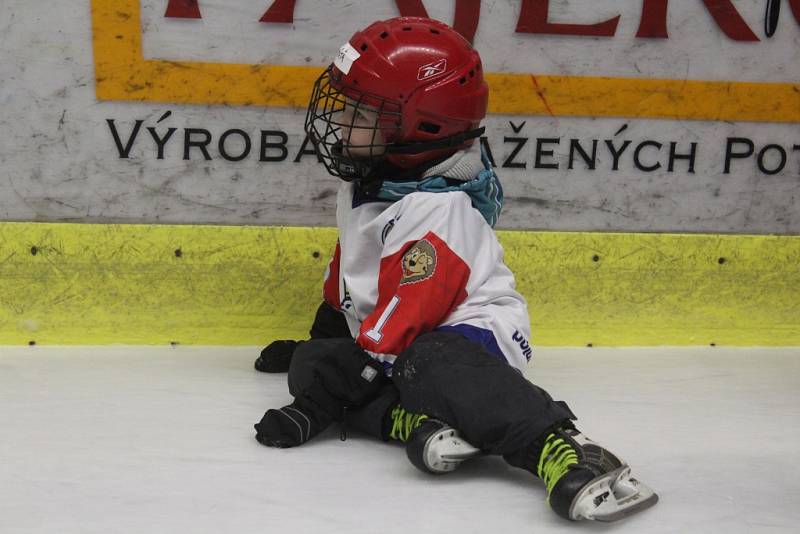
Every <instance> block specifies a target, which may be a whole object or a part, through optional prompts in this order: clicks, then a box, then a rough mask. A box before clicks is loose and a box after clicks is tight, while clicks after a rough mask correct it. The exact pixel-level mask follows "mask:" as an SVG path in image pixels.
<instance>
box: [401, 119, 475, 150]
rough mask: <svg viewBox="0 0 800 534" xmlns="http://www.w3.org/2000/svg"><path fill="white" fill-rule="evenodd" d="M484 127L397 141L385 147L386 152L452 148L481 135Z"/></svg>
mask: <svg viewBox="0 0 800 534" xmlns="http://www.w3.org/2000/svg"><path fill="white" fill-rule="evenodd" d="M485 131H486V128H485V127H483V126H481V127H480V128H477V129H475V130H470V131H468V132H464V133H460V134H457V135H451V136H450V137H444V138H442V139H436V140H435V141H420V142H417V143H397V144H393V145H389V146H387V147H386V152H387V153H388V154H421V153H423V152H428V151H430V150H439V149H442V148H453V147H457V146H459V145H461V144H462V143H464V141H469V140H470V139H475V138H476V137H480V136H481V135H483V132H485Z"/></svg>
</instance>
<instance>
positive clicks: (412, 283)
mask: <svg viewBox="0 0 800 534" xmlns="http://www.w3.org/2000/svg"><path fill="white" fill-rule="evenodd" d="M469 275H470V269H469V267H468V266H467V264H466V263H465V262H464V260H462V259H461V258H460V257H459V256H458V255H457V254H456V253H455V252H453V251H452V250H451V249H450V247H448V246H447V243H445V242H444V241H442V239H440V238H439V236H437V235H436V234H434V233H433V232H428V233H427V234H425V236H424V237H423V238H422V239H420V240H419V241H410V242H408V243H406V244H405V245H404V246H403V247H402V248H401V249H400V250H399V251H398V252H396V253H395V254H392V255H391V256H387V257H385V258H382V259H381V266H380V273H379V274H378V302H377V305H376V306H375V311H374V312H372V313H371V314H370V315H369V316H368V317H367V318H366V319H365V320H364V321H363V322H362V323H361V331H360V333H359V336H358V339H357V341H358V344H359V345H361V347H363V348H364V349H366V350H369V351H372V352H376V353H380V354H400V353H401V352H402V351H403V350H404V349H405V348H406V347H408V346H409V345H410V344H411V342H412V341H414V340H415V339H416V338H417V337H419V336H420V335H421V334H424V333H425V332H430V331H431V330H433V329H434V328H436V327H437V326H439V325H440V324H441V323H442V322H444V320H445V319H446V318H447V316H448V315H450V313H451V312H452V311H453V310H454V309H455V308H456V307H457V306H458V305H459V304H461V303H462V302H464V300H465V299H466V298H467V291H466V287H467V281H468V280H469Z"/></svg>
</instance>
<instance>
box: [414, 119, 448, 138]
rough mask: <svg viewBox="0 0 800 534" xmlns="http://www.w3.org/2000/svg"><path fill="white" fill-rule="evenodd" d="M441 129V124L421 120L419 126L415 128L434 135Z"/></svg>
mask: <svg viewBox="0 0 800 534" xmlns="http://www.w3.org/2000/svg"><path fill="white" fill-rule="evenodd" d="M441 129H442V127H441V126H439V125H438V124H434V123H432V122H421V123H419V126H417V130H419V131H421V132H425V133H429V134H434V135H435V134H437V133H439V130H441Z"/></svg>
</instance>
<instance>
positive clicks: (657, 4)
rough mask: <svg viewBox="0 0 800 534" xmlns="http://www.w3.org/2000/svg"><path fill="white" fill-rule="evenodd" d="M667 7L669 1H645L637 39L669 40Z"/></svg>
mask: <svg viewBox="0 0 800 534" xmlns="http://www.w3.org/2000/svg"><path fill="white" fill-rule="evenodd" d="M667 5H669V0H644V5H643V6H642V18H641V20H640V21H639V31H637V32H636V37H645V38H648V37H649V38H658V39H667V38H668V37H669V35H667Z"/></svg>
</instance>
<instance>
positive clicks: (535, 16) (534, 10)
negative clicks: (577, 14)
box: [516, 0, 621, 37]
mask: <svg viewBox="0 0 800 534" xmlns="http://www.w3.org/2000/svg"><path fill="white" fill-rule="evenodd" d="M549 8H550V0H522V10H521V11H520V13H519V20H518V21H517V29H516V31H517V33H543V34H548V35H591V36H595V37H613V36H614V34H615V33H616V31H617V24H619V19H620V17H621V15H617V16H616V17H614V18H613V19H608V20H607V21H605V22H598V23H597V24H560V23H553V22H547V13H548V11H549Z"/></svg>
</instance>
